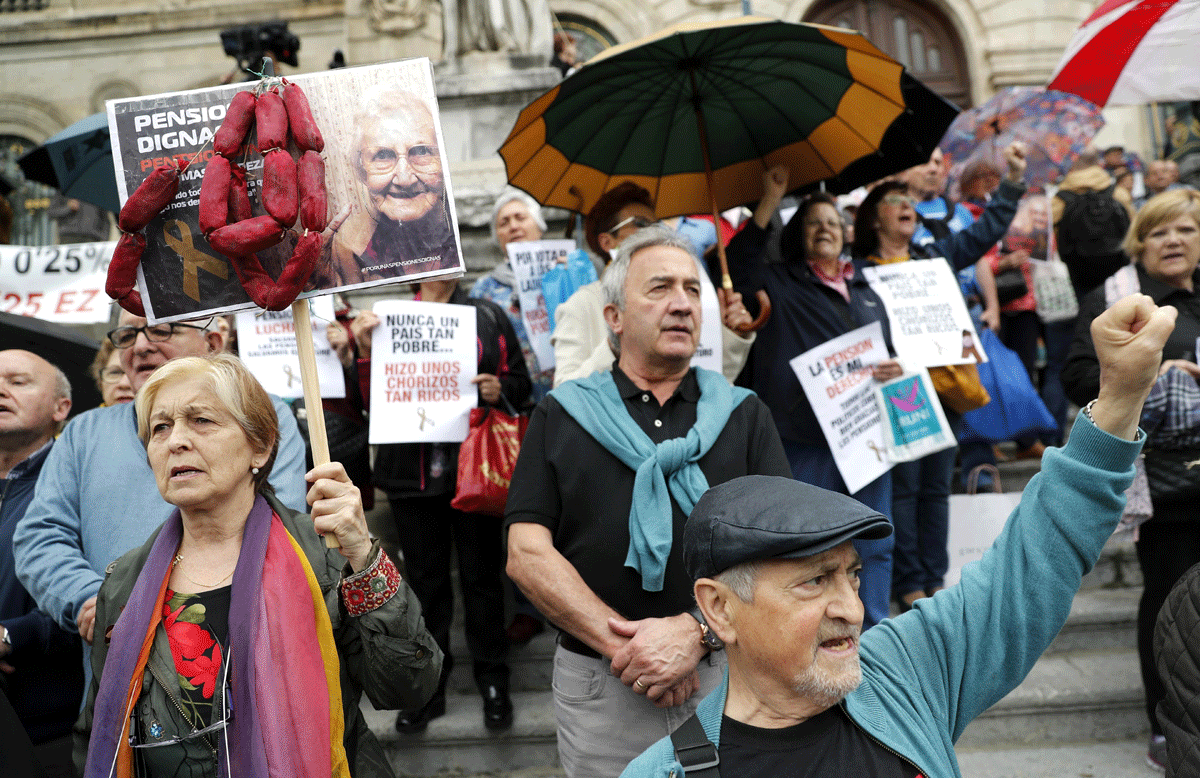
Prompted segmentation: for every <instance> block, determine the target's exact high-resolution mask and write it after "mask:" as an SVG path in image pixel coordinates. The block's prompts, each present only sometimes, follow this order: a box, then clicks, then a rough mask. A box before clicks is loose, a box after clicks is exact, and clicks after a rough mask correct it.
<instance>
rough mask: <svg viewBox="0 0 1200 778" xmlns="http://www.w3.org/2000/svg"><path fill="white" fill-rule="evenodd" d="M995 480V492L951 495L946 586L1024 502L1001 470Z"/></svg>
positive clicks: (977, 556) (992, 540)
mask: <svg viewBox="0 0 1200 778" xmlns="http://www.w3.org/2000/svg"><path fill="white" fill-rule="evenodd" d="M991 353H992V352H990V351H989V352H988V355H989V356H990V355H991ZM993 470H994V468H993ZM992 483H993V488H994V489H995V491H994V492H989V493H985V494H952V495H950V529H949V532H948V533H947V536H946V549H947V551H948V552H949V554H950V567H949V569H948V570H947V571H946V578H945V581H946V586H953V585H955V584H956V583H958V581H959V579H960V578H961V577H962V569H963V567H964V566H965V565H967V564H969V563H970V562H975V561H978V560H979V559H981V558H982V557H983V553H984V552H985V551H987V550H988V549H989V548H991V546H992V544H993V543H995V542H996V538H998V537H1000V533H1001V532H1003V531H1004V525H1005V524H1006V523H1008V517H1009V516H1011V515H1012V512H1013V510H1014V509H1015V508H1016V507H1017V505H1018V504H1019V503H1020V502H1021V493H1020V492H1003V491H1001V488H1000V476H999V474H998V473H993V475H992Z"/></svg>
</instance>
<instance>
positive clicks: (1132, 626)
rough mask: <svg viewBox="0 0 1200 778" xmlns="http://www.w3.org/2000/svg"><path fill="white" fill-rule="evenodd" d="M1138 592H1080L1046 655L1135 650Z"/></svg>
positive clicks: (1093, 590)
mask: <svg viewBox="0 0 1200 778" xmlns="http://www.w3.org/2000/svg"><path fill="white" fill-rule="evenodd" d="M1141 595H1142V591H1141V589H1133V588H1128V587H1123V588H1119V589H1099V588H1093V589H1083V590H1081V591H1080V592H1079V594H1077V595H1075V601H1074V602H1073V603H1071V615H1070V616H1068V617H1067V623H1066V624H1065V625H1064V626H1063V628H1062V631H1061V632H1059V633H1058V635H1057V637H1055V638H1054V640H1053V641H1052V642H1051V643H1050V647H1049V648H1047V649H1046V652H1045V656H1056V655H1060V654H1068V653H1073V652H1077V651H1083V652H1087V651H1131V650H1134V649H1136V648H1137V609H1138V600H1139V598H1140V597H1141Z"/></svg>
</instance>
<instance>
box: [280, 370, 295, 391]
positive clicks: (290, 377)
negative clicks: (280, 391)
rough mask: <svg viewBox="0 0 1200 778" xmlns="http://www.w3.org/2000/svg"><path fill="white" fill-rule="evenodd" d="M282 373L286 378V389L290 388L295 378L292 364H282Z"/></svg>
mask: <svg viewBox="0 0 1200 778" xmlns="http://www.w3.org/2000/svg"><path fill="white" fill-rule="evenodd" d="M283 374H284V375H285V376H287V380H288V389H291V388H292V381H294V380H295V378H296V376H295V374H294V373H293V372H292V366H291V365H284V366H283Z"/></svg>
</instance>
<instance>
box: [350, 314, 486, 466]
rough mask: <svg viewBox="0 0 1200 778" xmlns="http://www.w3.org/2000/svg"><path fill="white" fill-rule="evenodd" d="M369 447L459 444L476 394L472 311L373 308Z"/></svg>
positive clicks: (476, 362) (466, 427)
mask: <svg viewBox="0 0 1200 778" xmlns="http://www.w3.org/2000/svg"><path fill="white" fill-rule="evenodd" d="M374 312H375V315H376V316H378V317H379V326H378V327H376V328H375V331H374V332H373V333H372V335H371V425H370V433H369V435H368V440H369V442H370V443H422V442H423V443H461V442H462V441H464V440H466V438H467V429H468V426H469V425H468V422H469V420H470V415H471V409H472V408H474V407H475V406H476V404H477V402H476V401H477V399H478V392H477V390H476V388H475V385H474V384H473V383H471V379H472V378H474V377H475V376H476V374H477V373H478V372H479V361H478V356H477V353H476V345H475V307H474V306H472V305H447V304H444V303H425V302H418V301H415V300H384V301H382V302H378V303H375V307H374Z"/></svg>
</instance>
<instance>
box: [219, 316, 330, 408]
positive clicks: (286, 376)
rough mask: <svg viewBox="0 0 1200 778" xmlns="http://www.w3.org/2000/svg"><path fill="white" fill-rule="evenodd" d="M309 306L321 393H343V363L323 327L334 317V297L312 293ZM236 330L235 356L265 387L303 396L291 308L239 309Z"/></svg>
mask: <svg viewBox="0 0 1200 778" xmlns="http://www.w3.org/2000/svg"><path fill="white" fill-rule="evenodd" d="M309 306H310V311H311V312H312V330H313V347H314V349H315V350H316V354H317V379H318V380H319V381H320V382H321V396H322V397H330V398H339V397H345V396H346V376H345V373H343V372H342V363H341V362H340V361H339V360H338V357H337V354H336V353H335V352H334V350H333V348H332V347H331V346H330V345H329V339H328V338H327V337H325V329H326V327H327V326H328V325H329V322H331V321H334V313H333V297H332V296H328V295H327V296H325V297H314V298H312V299H311V300H310V301H309ZM237 333H238V356H240V357H241V359H242V362H243V363H244V364H245V365H246V367H247V368H249V369H250V372H251V373H253V374H254V377H255V378H257V379H258V382H259V383H260V384H262V385H263V388H264V389H266V390H267V391H268V392H270V393H271V394H274V395H278V396H279V397H288V398H294V397H303V396H304V386H303V384H302V383H301V381H300V355H299V353H298V352H297V351H296V325H295V323H294V322H293V321H292V309H291V308H288V309H286V310H283V311H259V312H257V313H256V312H254V311H242V312H241V313H239V314H238V315H237Z"/></svg>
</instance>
